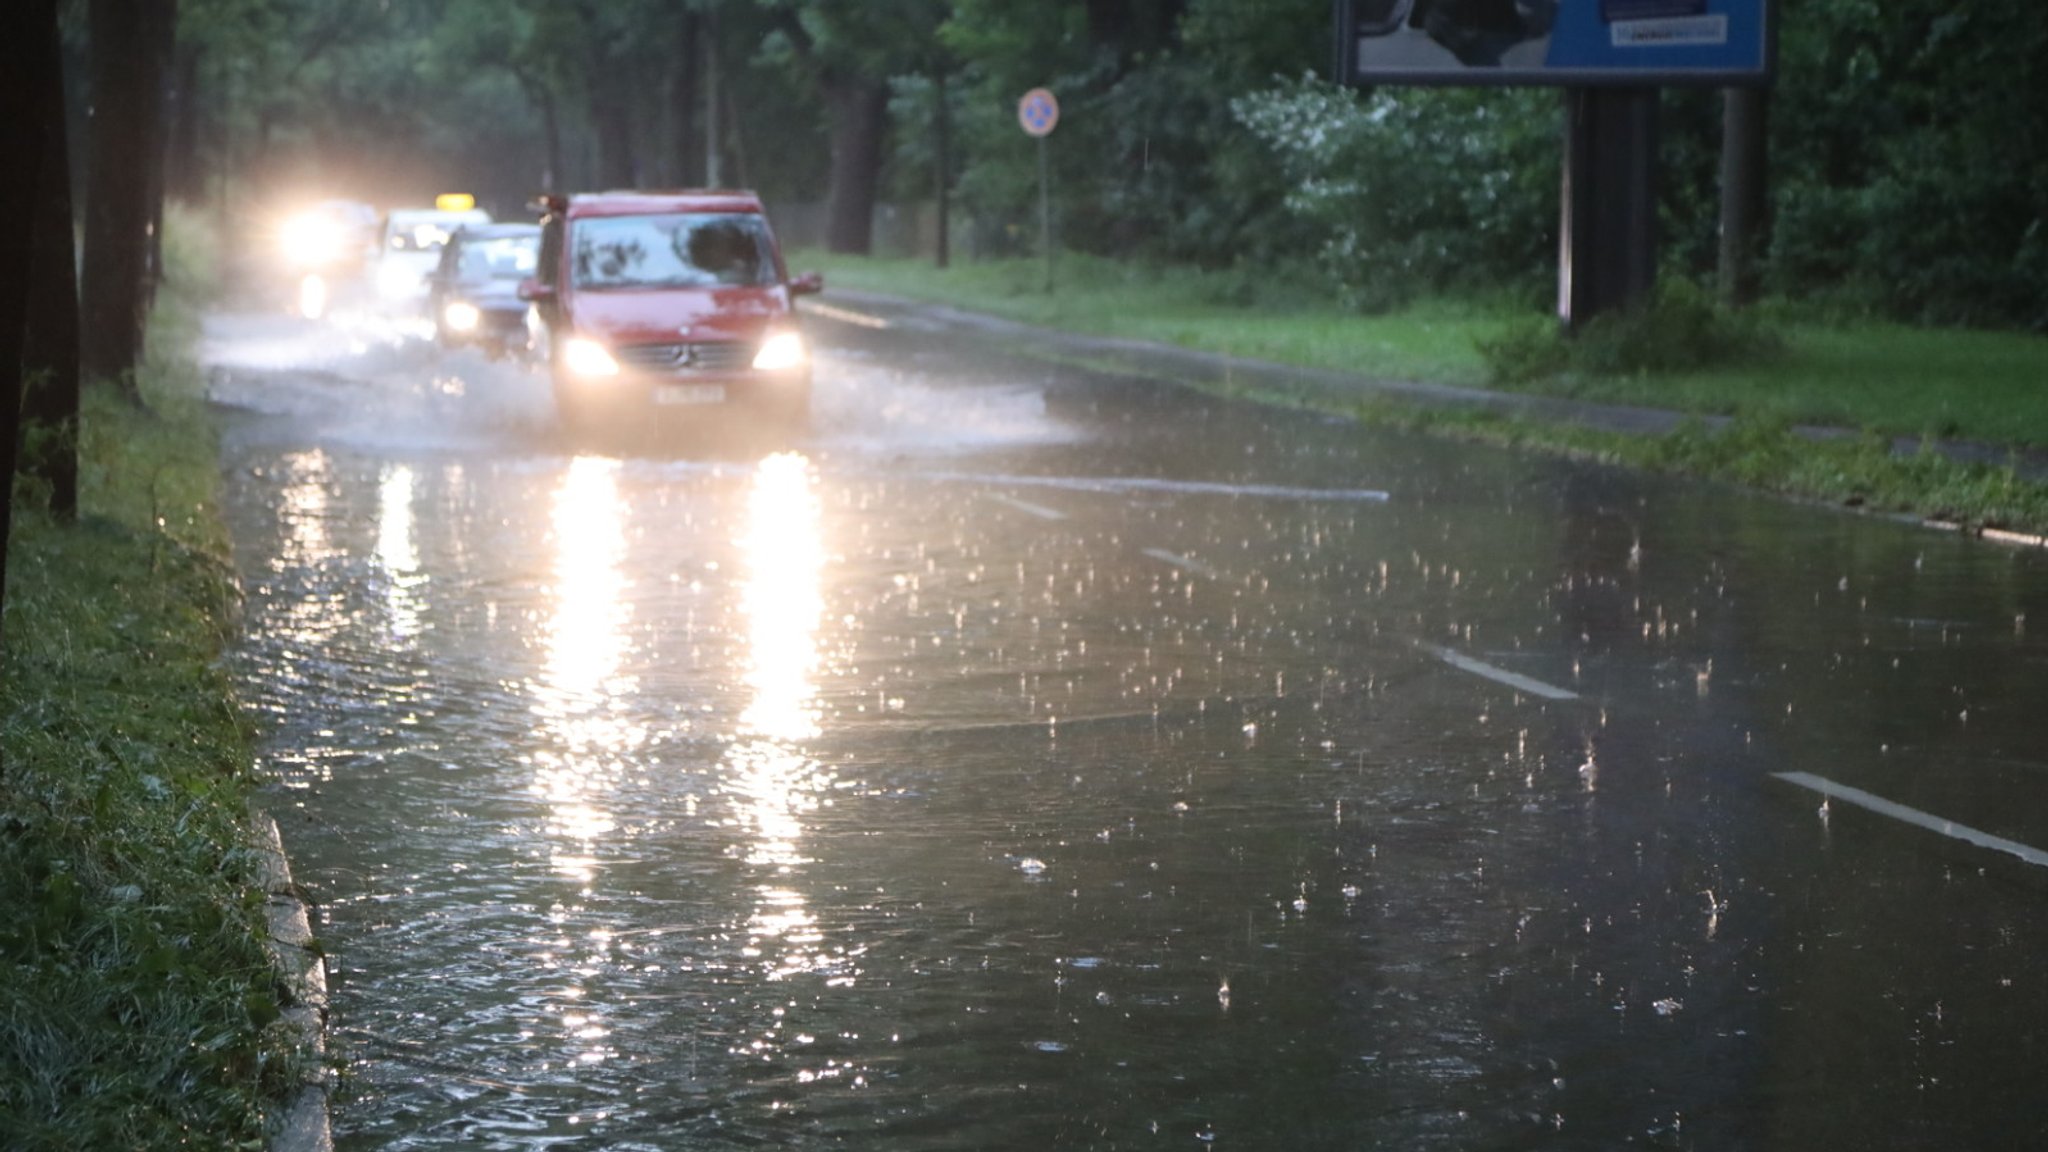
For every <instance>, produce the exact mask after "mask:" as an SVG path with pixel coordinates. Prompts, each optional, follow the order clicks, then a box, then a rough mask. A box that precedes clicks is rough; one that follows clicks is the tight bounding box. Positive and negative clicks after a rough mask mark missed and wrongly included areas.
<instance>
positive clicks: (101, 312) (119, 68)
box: [81, 0, 164, 403]
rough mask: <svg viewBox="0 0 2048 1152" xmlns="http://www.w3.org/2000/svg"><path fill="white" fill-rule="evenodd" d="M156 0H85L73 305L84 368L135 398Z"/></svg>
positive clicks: (154, 109) (156, 93)
mask: <svg viewBox="0 0 2048 1152" xmlns="http://www.w3.org/2000/svg"><path fill="white" fill-rule="evenodd" d="M163 7H164V2H163V0H90V3H89V5H88V7H87V23H88V30H89V34H90V36H91V51H90V61H91V71H92V131H91V137H90V140H89V141H88V143H87V161H86V171H87V176H86V202H85V265H84V271H83V273H82V276H81V280H82V284H81V287H82V289H83V292H82V294H81V305H82V308H81V311H82V313H83V315H82V320H83V326H84V329H85V332H86V336H87V338H86V341H85V346H84V349H83V351H84V363H83V368H84V371H85V373H86V375H87V376H89V377H96V378H102V379H106V380H111V381H113V382H115V384H116V385H117V386H118V387H120V388H121V389H122V391H123V392H124V394H125V395H126V396H127V397H128V398H129V399H130V400H131V401H134V402H137V403H139V402H140V401H141V394H140V393H139V392H138V391H137V390H136V386H135V378H134V372H135V368H136V365H137V364H139V363H140V362H141V359H142V332H143V324H144V322H145V319H146V309H145V302H144V301H145V296H144V289H145V285H146V282H147V278H148V275H149V266H148V259H149V249H150V222H151V217H152V215H153V213H152V210H151V207H150V199H149V198H150V190H151V189H152V187H154V186H155V183H156V178H155V176H154V175H153V173H152V170H153V169H154V168H155V167H156V165H154V164H152V163H150V161H149V159H148V157H150V156H151V155H153V154H160V151H161V150H160V149H159V148H158V146H157V145H158V142H159V141H158V137H157V134H156V128H157V124H158V99H159V97H160V96H161V94H162V85H161V83H160V77H158V76H157V75H156V60H157V56H156V52H155V48H154V45H153V44H152V43H151V39H150V35H149V34H150V31H151V29H152V28H153V27H154V20H153V17H154V15H155V14H156V13H157V12H159V11H161V10H162V9H163Z"/></svg>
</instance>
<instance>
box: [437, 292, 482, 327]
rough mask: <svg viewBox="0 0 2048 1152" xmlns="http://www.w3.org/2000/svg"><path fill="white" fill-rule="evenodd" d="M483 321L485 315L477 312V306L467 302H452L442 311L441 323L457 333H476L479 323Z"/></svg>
mask: <svg viewBox="0 0 2048 1152" xmlns="http://www.w3.org/2000/svg"><path fill="white" fill-rule="evenodd" d="M482 319H483V314H482V313H480V312H478V311H477V310H476V305H474V304H471V303H470V302H469V301H467V300H452V301H450V302H449V304H448V306H447V307H446V308H443V309H441V323H443V324H446V325H447V326H448V327H449V328H450V329H452V330H454V331H456V332H474V331H476V326H477V322H478V321H480V320H482Z"/></svg>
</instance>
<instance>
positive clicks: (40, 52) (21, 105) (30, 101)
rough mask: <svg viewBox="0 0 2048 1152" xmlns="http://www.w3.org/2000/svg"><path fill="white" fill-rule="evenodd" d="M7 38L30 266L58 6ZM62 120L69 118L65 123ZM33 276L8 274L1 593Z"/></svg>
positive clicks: (23, 22) (15, 258)
mask: <svg viewBox="0 0 2048 1152" xmlns="http://www.w3.org/2000/svg"><path fill="white" fill-rule="evenodd" d="M21 7H22V8H25V9H26V11H25V12H18V13H17V14H16V16H15V19H14V20H13V21H11V23H12V25H13V26H14V35H11V36H7V37H5V38H0V156H6V157H8V158H9V159H10V160H12V161H13V162H14V163H15V164H16V165H17V167H16V173H17V175H16V177H15V178H14V179H12V180H0V268H5V269H19V268H26V267H27V266H28V263H29V254H30V252H31V250H32V243H31V238H32V234H33V232H34V229H35V225H36V219H35V217H36V212H35V209H36V205H37V203H38V200H39V197H38V195H37V188H36V185H37V183H38V177H39V176H40V174H41V169H42V159H43V153H44V150H45V149H44V143H45V140H46V138H47V136H48V133H49V131H50V125H49V124H48V123H47V122H46V121H45V119H44V117H43V115H42V114H41V113H42V108H41V105H42V104H43V102H44V98H45V97H44V93H45V92H46V90H47V89H49V88H50V87H52V86H53V85H56V84H58V83H61V79H60V76H61V73H59V71H58V69H59V67H60V64H59V63H58V56H57V52H56V47H57V7H56V4H55V2H54V0H28V2H27V3H25V4H23V5H22V6H21ZM60 123H61V121H60ZM30 291H31V289H30V285H29V282H28V277H26V276H18V275H0V596H4V595H5V589H6V587H7V539H8V536H9V535H10V534H11V532H12V529H13V527H14V463H15V454H16V452H17V451H18V450H19V448H20V445H21V394H22V367H23V360H22V343H23V335H24V334H25V333H26V331H27V323H26V321H27V318H28V303H29V294H30Z"/></svg>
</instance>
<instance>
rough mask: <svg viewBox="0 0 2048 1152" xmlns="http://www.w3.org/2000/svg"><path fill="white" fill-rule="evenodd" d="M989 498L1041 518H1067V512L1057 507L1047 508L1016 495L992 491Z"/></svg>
mask: <svg viewBox="0 0 2048 1152" xmlns="http://www.w3.org/2000/svg"><path fill="white" fill-rule="evenodd" d="M989 499H991V500H993V501H995V502H996V503H998V504H1007V505H1009V506H1010V507H1012V508H1015V509H1016V510H1017V511H1019V512H1026V513H1029V514H1031V515H1033V516H1036V517H1038V518H1039V519H1040V520H1065V519H1066V518H1067V514H1066V513H1065V512H1061V511H1060V510H1058V509H1056V508H1047V507H1046V506H1045V505H1043V504H1033V503H1032V502H1031V501H1029V500H1019V499H1017V498H1016V497H1015V496H997V495H994V494H993V493H991V494H990V496H989Z"/></svg>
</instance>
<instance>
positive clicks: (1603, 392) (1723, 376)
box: [792, 252, 2048, 532]
mask: <svg viewBox="0 0 2048 1152" xmlns="http://www.w3.org/2000/svg"><path fill="white" fill-rule="evenodd" d="M792 263H793V264H795V265H797V266H800V267H803V268H807V269H808V268H822V269H823V270H824V271H825V273H826V276H827V285H828V287H827V291H828V299H829V291H830V287H831V286H833V285H837V286H840V287H844V288H848V289H852V290H856V291H870V292H880V293H888V294H892V295H897V296H903V297H908V298H911V299H916V300H924V301H930V302H937V303H945V304H950V305H954V306H957V307H961V308H966V309H970V310H974V311H978V312H986V313H990V314H993V315H998V316H1003V317H1006V318H1009V319H1014V320H1020V321H1024V322H1027V323H1033V324H1039V325H1043V326H1046V327H1051V328H1058V329H1064V330H1068V331H1075V332H1085V333H1089V334H1093V335H1105V336H1116V337H1124V338H1129V339H1135V340H1149V341H1156V342H1159V343H1165V344H1175V345H1180V346H1182V347H1188V348H1196V349H1201V350H1204V351H1210V352H1217V353H1223V354H1226V355H1233V356H1242V357H1250V358H1254V359H1261V360H1270V361H1273V362H1276V363H1281V364H1294V365H1300V366H1303V367H1310V368H1321V369H1334V370H1338V371H1342V372H1348V373H1352V374H1355V375H1358V376H1362V377H1367V378H1385V379H1399V380H1415V381H1425V382H1430V383H1439V384H1454V385H1463V386H1468V387H1482V386H1487V379H1488V371H1487V366H1486V364H1485V362H1484V360H1483V358H1482V357H1481V355H1480V354H1479V352H1478V350H1477V346H1478V344H1479V343H1480V342H1482V341H1487V340H1492V339H1497V338H1499V337H1500V336H1502V335H1503V334H1506V333H1509V332H1511V331H1514V330H1516V329H1517V327H1518V326H1526V325H1527V324H1528V323H1529V315H1528V312H1527V310H1526V309H1523V308H1517V307H1514V306H1512V305H1509V304H1506V303H1485V302H1468V301H1446V300H1433V301H1425V302H1421V303H1418V304H1415V305H1413V306H1411V307H1408V308H1406V309H1403V310H1401V311H1398V312H1393V313H1388V314H1385V315H1379V316H1360V315H1356V314H1351V313H1346V312H1344V311H1343V310H1341V309H1340V308H1338V307H1337V306H1336V305H1335V304H1334V302H1332V301H1330V300H1328V299H1326V298H1324V297H1322V296H1320V295H1317V294H1314V293H1310V292H1308V291H1306V290H1304V289H1302V288H1301V287H1299V285H1300V284H1301V283H1303V282H1305V280H1306V278H1305V277H1301V278H1294V279H1291V280H1290V279H1288V278H1285V277H1277V278H1276V279H1279V280H1281V281H1282V282H1281V283H1260V282H1247V281H1246V280H1245V279H1244V278H1243V276H1242V274H1240V273H1236V272H1226V273H1205V272H1200V271H1194V270H1188V269H1154V268H1147V267H1142V266H1133V265H1126V264H1119V263H1115V262H1112V261H1105V260H1099V259H1093V258H1088V257H1080V256H1066V257H1063V258H1062V260H1061V262H1060V265H1059V269H1058V273H1057V275H1058V291H1056V292H1054V293H1052V294H1050V295H1048V294H1047V293H1046V292H1045V291H1044V289H1043V277H1044V267H1043V265H1042V264H1041V263H1039V262H1037V261H1031V260H1008V261H995V262H988V263H977V264H959V265H956V266H955V267H953V268H951V269H948V270H946V271H944V272H940V271H938V270H936V269H933V268H932V267H931V266H930V265H929V264H928V263H925V262H921V261H913V260H888V259H864V258H857V257H843V256H826V255H823V254H820V253H813V252H804V253H797V254H795V255H794V256H793V258H792ZM1765 314H1766V316H1767V318H1768V320H1769V321H1770V324H1771V327H1772V329H1773V330H1774V331H1775V332H1776V333H1777V334H1778V335H1779V336H1781V337H1782V339H1783V341H1784V344H1785V348H1784V350H1783V352H1782V353H1781V354H1779V355H1776V356H1773V357H1770V358H1769V359H1768V360H1766V361H1764V362H1761V363H1756V364H1749V365H1745V366H1742V367H1739V368H1725V369H1717V370H1713V371H1698V372H1681V373H1667V374H1657V375H1640V376H1560V377H1551V378H1547V379H1540V380H1537V381H1533V382H1529V383H1524V384H1518V385H1516V386H1515V387H1514V388H1513V389H1512V390H1514V391H1522V392H1530V393H1539V394H1547V395H1558V396H1567V397H1573V398H1578V399H1585V400H1595V401H1601V402H1605V403H1615V404H1636V405H1643V406H1647V407H1655V408H1667V409H1673V410H1677V411H1681V412H1687V413H1693V414H1698V415H1727V416H1733V417H1735V418H1736V423H1735V425H1734V426H1733V427H1730V428H1728V429H1727V430H1725V431H1722V432H1712V431H1709V430H1707V429H1706V428H1705V427H1704V426H1703V425H1697V424H1695V425H1689V426H1687V427H1685V428H1682V429H1680V430H1679V431H1677V432H1675V433H1671V434H1669V435H1662V436H1657V435H1628V434H1623V433H1618V432H1608V431H1600V430H1595V429H1588V428H1582V427H1578V426H1576V425H1569V424H1558V423H1550V422H1544V421H1538V420H1534V419H1529V418H1526V417H1518V416H1503V415H1500V414H1497V413H1490V412H1484V411H1478V410H1462V409H1455V410H1453V409H1442V408H1426V409H1425V408H1418V407H1414V406H1412V405H1407V404H1403V403H1400V402H1398V401H1395V400H1390V399H1387V398H1384V397H1382V396H1378V395H1376V394H1371V393H1366V392H1363V391H1362V390H1357V389H1348V388H1344V387H1332V386H1329V385H1326V384H1322V383H1318V382H1315V381H1309V380H1303V381H1299V382H1296V383H1295V384H1292V385H1289V386H1284V387H1283V386H1256V385H1246V384H1243V383H1242V382H1232V383H1229V384H1221V385H1208V386H1206V387H1208V388H1209V390H1211V391H1215V392H1219V393H1224V394H1228V395H1232V396H1236V397H1240V398H1244V399H1250V400H1255V401H1258V402H1261V403H1267V404H1275V405H1280V406H1285V407H1294V408H1310V409H1314V410H1317V411H1323V412H1332V413H1337V414H1341V415H1347V416H1353V417H1356V418H1359V419H1361V420H1363V421H1366V422H1368V423H1373V424H1379V425H1392V426H1398V427H1404V428H1409V429H1413V430H1416V431H1421V432H1427V433H1430V434H1434V435H1442V436H1451V437H1457V438H1462V439H1472V440H1480V441H1486V442H1490V443H1500V444H1509V445H1514V446H1519V447H1527V448H1536V449H1541V450H1546V451H1554V452H1563V453H1568V454H1572V455H1577V456H1585V457H1591V458H1596V459H1600V460H1604V461H1610V462H1614V463H1620V464H1625V465H1628V466H1632V467H1638V468H1646V469H1652V470H1658V471H1668V472H1680V473H1686V474H1689V475H1697V476H1705V477H1710V478H1713V479H1718V480H1724V481H1728V482H1731V483H1737V484H1741V485H1744V486H1746V487H1751V488H1758V489H1762V490H1766V491H1772V492H1779V493H1784V494H1789V495H1794V496H1799V497H1804V498H1809V499H1815V500H1824V501H1829V502H1833V503H1839V504H1845V505H1850V506H1854V507H1865V508H1870V509H1873V510H1882V511H1889V512H1898V513H1904V514H1910V515H1917V516H1924V517H1929V518H1935V519H1941V520H1949V521H1956V522H1960V523H1963V524H1967V525H1974V526H1993V527H2003V528H2011V529H2016V530H2022V531H2028V532H2048V486H2043V485H2041V484H2037V483H2032V482H2028V481H2025V480H2022V479H2021V478H2019V477H2018V476H2017V475H2016V474H2015V472H2014V470H2013V469H2012V468H2011V467H1999V466H1993V465H1985V464H1965V463H1959V462H1956V461H1953V460H1950V459H1948V458H1946V457H1943V456H1940V455H1938V454H1935V453H1931V452H1922V453H1920V454H1917V455H1915V456H1911V457H1903V458H1902V457H1896V456H1894V455H1892V454H1891V452H1890V451H1889V447H1888V444H1887V443H1886V438H1888V437H1890V436H1893V435H1929V434H1932V435H1936V436H1941V437H1953V438H1961V439H1970V440H1979V441H1983V442H1986V443H1989V444H1993V445H1998V446H2004V447H2008V448H2015V449H2019V448H2044V447H2048V339H2044V338H2042V337H2039V336H2031V335H2026V334H2020V333H1997V332H1971V331H1953V330H1930V329H1921V328H1910V327H1905V326H1902V325H1893V324H1882V323H1877V322H1870V321H1856V322H1850V323H1832V322H1825V321H1820V320H1812V319H1807V318H1805V317H1803V316H1802V315H1800V314H1799V312H1798V311H1797V310H1795V309H1790V308H1786V307H1784V306H1782V305H1780V306H1777V307H1775V308H1771V309H1766V310H1765ZM1039 354H1042V355H1047V356H1052V357H1058V356H1061V355H1064V354H1062V353H1059V352H1055V351H1050V350H1045V351H1041V352H1040V353H1039ZM1110 367H1111V368H1112V370H1114V369H1115V366H1110ZM1196 386H1200V385H1196ZM1501 390H1503V391H1507V390H1509V389H1507V388H1505V387H1503V388H1502V389H1501ZM1794 424H1822V425H1830V426H1835V427H1841V428H1846V429H1850V430H1852V431H1856V432H1860V433H1862V435H1855V436H1848V437H1844V438H1841V439H1837V440H1830V441H1823V442H1816V441H1814V440H1811V439H1808V438H1806V437H1804V436H1801V435H1798V434H1797V433H1795V432H1794V431H1793V429H1792V425H1794Z"/></svg>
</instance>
